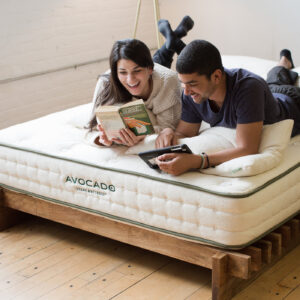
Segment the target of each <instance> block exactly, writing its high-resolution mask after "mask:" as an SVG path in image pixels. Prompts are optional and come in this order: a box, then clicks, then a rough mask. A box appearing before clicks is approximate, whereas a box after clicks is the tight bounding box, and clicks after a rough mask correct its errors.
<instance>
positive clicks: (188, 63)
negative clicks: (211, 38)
mask: <svg viewBox="0 0 300 300" xmlns="http://www.w3.org/2000/svg"><path fill="white" fill-rule="evenodd" d="M217 69H220V70H221V71H222V72H223V71H224V67H223V65H222V59H221V55H220V52H219V50H218V49H217V48H216V47H215V46H214V45H213V44H211V43H209V42H207V41H205V40H194V41H192V42H191V43H189V44H188V45H187V46H186V47H185V48H184V49H183V50H182V51H181V53H180V55H179V56H178V58H177V62H176V70H177V72H178V73H179V74H191V73H195V72H197V73H198V74H199V75H206V77H207V78H210V75H211V74H212V73H213V72H214V71H215V70H217Z"/></svg>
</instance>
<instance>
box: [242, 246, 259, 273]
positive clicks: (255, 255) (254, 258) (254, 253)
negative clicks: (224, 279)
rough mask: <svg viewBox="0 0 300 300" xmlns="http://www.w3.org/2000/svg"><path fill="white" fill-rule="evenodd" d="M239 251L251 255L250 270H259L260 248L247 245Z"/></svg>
mask: <svg viewBox="0 0 300 300" xmlns="http://www.w3.org/2000/svg"><path fill="white" fill-rule="evenodd" d="M241 252H242V253H244V254H247V255H249V256H251V271H259V270H260V269H261V262H262V254H261V252H262V251H261V249H260V248H257V247H254V246H249V247H246V248H245V249H242V250H241Z"/></svg>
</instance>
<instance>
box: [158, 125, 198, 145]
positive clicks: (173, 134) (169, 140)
mask: <svg viewBox="0 0 300 300" xmlns="http://www.w3.org/2000/svg"><path fill="white" fill-rule="evenodd" d="M200 125H201V124H199V123H188V122H185V121H182V120H180V121H179V123H178V125H177V128H176V130H175V131H174V130H172V129H171V128H165V129H164V130H162V131H161V133H160V134H159V136H158V137H157V139H156V141H155V146H156V148H163V147H168V146H171V145H177V144H178V139H180V138H185V137H192V136H196V135H198V133H199V129H200Z"/></svg>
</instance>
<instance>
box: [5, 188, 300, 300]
mask: <svg viewBox="0 0 300 300" xmlns="http://www.w3.org/2000/svg"><path fill="white" fill-rule="evenodd" d="M24 213H28V214H31V215H35V216H39V217H42V218H46V219H49V220H53V221H56V222H59V223H62V224H66V225H69V226H72V227H75V228H79V229H82V230H85V231H89V232H92V233H96V234H99V235H102V236H105V237H108V238H112V239H115V240H118V241H120V242H124V243H127V244H130V245H134V246H137V247H141V248H144V249H147V250H151V251H154V252H158V253H161V254H164V255H167V256H170V257H174V258H177V259H180V260H183V261H186V262H189V263H192V264H195V265H198V266H202V267H205V268H209V269H211V270H212V299H213V300H221V299H222V300H227V299H231V298H232V296H233V295H235V294H236V293H237V292H239V291H240V290H241V289H242V288H243V287H245V286H246V285H247V284H249V283H250V282H251V281H253V280H254V279H255V278H256V277H257V276H258V275H260V274H261V273H262V272H263V271H265V270H266V269H267V268H269V267H270V266H271V265H273V264H274V263H275V262H276V261H278V260H279V259H280V258H281V257H282V256H283V255H284V254H286V253H287V252H288V251H290V250H291V249H292V248H294V247H295V246H297V245H298V244H299V241H300V214H298V215H297V216H295V217H294V218H293V219H291V220H290V221H288V222H287V223H285V224H284V225H282V226H280V227H279V228H277V229H276V230H275V231H274V232H272V233H269V234H268V235H266V236H265V237H264V238H263V239H261V240H260V241H258V242H256V243H254V244H253V245H251V246H248V247H246V248H244V249H241V250H239V251H227V250H222V249H218V248H215V247H211V246H207V245H203V244H200V243H197V242H192V241H187V240H184V239H181V238H178V237H174V236H170V235H167V234H164V233H160V232H155V231H152V230H150V229H145V228H141V227H138V226H135V225H131V224H126V223H122V222H120V221H115V220H110V219H108V218H105V217H103V216H100V215H97V214H93V213H89V212H86V211H81V210H79V209H75V208H71V207H66V206H64V205H60V204H57V203H52V202H49V201H45V200H42V199H39V198H34V197H31V196H28V195H24V194H19V193H16V192H13V191H10V190H7V189H1V188H0V230H3V229H5V228H7V227H9V226H12V225H14V224H16V223H18V222H20V220H22V218H23V217H24V216H26V214H24Z"/></svg>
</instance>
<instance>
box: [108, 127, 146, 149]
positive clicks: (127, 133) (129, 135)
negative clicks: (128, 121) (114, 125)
mask: <svg viewBox="0 0 300 300" xmlns="http://www.w3.org/2000/svg"><path fill="white" fill-rule="evenodd" d="M119 133H120V138H118V139H112V141H114V142H115V143H117V144H120V145H124V146H128V147H131V146H134V145H136V144H138V143H139V142H140V141H142V140H143V139H144V138H145V137H146V136H145V135H140V136H136V135H135V134H134V133H133V132H132V131H131V130H130V129H128V128H124V129H121V130H120V131H119Z"/></svg>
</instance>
